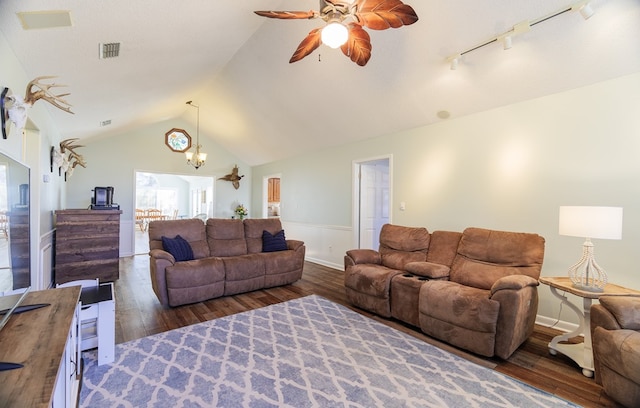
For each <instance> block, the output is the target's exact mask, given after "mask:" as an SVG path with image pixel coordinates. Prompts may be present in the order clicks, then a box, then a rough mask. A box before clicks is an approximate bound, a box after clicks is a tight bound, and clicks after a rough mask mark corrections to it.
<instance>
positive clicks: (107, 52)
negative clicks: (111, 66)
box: [100, 43, 120, 59]
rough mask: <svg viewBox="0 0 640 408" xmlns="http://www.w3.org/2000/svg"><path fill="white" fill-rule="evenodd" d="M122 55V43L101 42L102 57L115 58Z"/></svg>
mask: <svg viewBox="0 0 640 408" xmlns="http://www.w3.org/2000/svg"><path fill="white" fill-rule="evenodd" d="M119 55H120V43H104V44H100V59H105V58H115V57H117V56H119Z"/></svg>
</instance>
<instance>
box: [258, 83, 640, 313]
mask: <svg viewBox="0 0 640 408" xmlns="http://www.w3.org/2000/svg"><path fill="white" fill-rule="evenodd" d="M386 154H392V155H393V165H394V168H393V171H392V173H393V180H392V183H393V198H392V200H393V201H392V207H393V220H394V223H395V224H398V225H409V226H425V227H427V228H428V229H429V230H437V229H438V230H454V231H461V230H462V229H464V228H465V227H469V226H476V227H484V228H492V229H502V230H509V231H523V232H536V233H538V234H540V235H542V236H544V237H545V239H546V254H545V263H544V266H543V272H542V274H543V275H544V276H558V275H562V276H564V275H566V271H567V269H568V268H569V266H570V265H572V264H573V263H574V262H576V261H577V260H578V259H579V258H580V256H581V253H582V241H583V240H582V239H580V238H572V237H565V236H559V235H558V208H559V206H561V205H603V206H622V207H624V226H623V239H622V240H621V241H607V240H594V243H595V253H596V259H597V260H598V262H599V264H600V265H601V266H602V267H604V268H605V269H606V270H607V272H608V274H609V280H610V281H611V282H613V283H616V284H620V285H624V286H627V287H632V288H635V289H639V290H640V272H638V271H637V270H636V269H637V268H636V267H635V262H634V255H635V254H636V252H637V248H638V247H639V246H640V191H639V190H640V73H638V74H634V75H630V76H626V77H622V78H618V79H615V80H611V81H606V82H602V83H598V84H595V85H592V86H588V87H584V88H580V89H575V90H572V91H568V92H563V93H559V94H555V95H551V96H547V97H543V98H539V99H535V100H531V101H527V102H523V103H518V104H513V105H509V106H505V107H502V108H498V109H494V110H491V111H488V112H483V113H479V114H475V115H470V116H466V117H462V118H459V119H455V120H450V121H444V122H440V123H438V124H435V125H431V126H426V127H421V128H417V129H412V130H408V131H405V132H401V133H397V134H393V135H389V136H386V137H380V138H375V139H370V140H366V141H363V142H359V143H353V144H349V145H346V146H341V147H338V148H332V149H327V150H325V151H322V152H315V153H313V154H309V155H307V156H304V157H296V158H292V159H288V160H282V161H278V162H275V163H270V164H267V165H263V166H258V167H254V169H253V176H254V179H255V180H261V179H262V177H263V176H264V175H266V174H273V173H281V174H282V187H281V196H282V207H283V208H282V219H283V224H284V225H285V228H286V229H287V232H286V234H287V237H289V238H295V239H302V240H305V241H306V242H307V243H308V245H309V246H310V248H309V254H311V255H312V257H317V258H319V259H320V260H321V261H323V263H325V264H328V265H333V266H337V267H341V264H342V256H343V255H344V252H345V251H346V250H348V249H351V248H352V247H353V245H354V244H353V241H352V236H353V234H352V232H351V230H352V219H351V209H352V180H351V163H352V161H353V160H359V159H365V158H368V157H378V156H380V155H386ZM260 187H261V185H260V183H254V185H253V197H252V199H253V205H254V206H255V205H257V204H258V203H259V201H260V194H261V191H260ZM402 201H404V202H405V203H406V210H405V211H400V210H399V204H400V202H402ZM345 242H346V246H345ZM329 247H331V249H329ZM539 293H540V297H541V301H540V307H539V314H540V315H542V316H546V317H549V318H550V319H553V320H555V319H557V318H558V317H560V318H561V319H562V320H567V321H571V322H574V323H577V319H576V318H575V317H574V316H573V315H572V312H571V311H570V310H569V311H568V310H566V308H565V309H564V310H563V311H562V314H561V315H560V316H559V315H558V313H559V310H560V308H559V303H560V302H559V301H558V300H557V299H556V298H554V297H552V295H551V294H550V291H549V288H548V287H546V286H541V287H540V289H539ZM573 300H575V301H576V304H578V305H579V306H580V307H582V306H581V301H580V300H578V299H577V298H574V299H573Z"/></svg>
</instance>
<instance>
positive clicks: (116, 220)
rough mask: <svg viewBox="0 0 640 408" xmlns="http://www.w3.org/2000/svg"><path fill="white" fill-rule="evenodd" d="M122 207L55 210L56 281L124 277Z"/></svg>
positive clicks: (112, 279)
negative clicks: (113, 208) (120, 256)
mask: <svg viewBox="0 0 640 408" xmlns="http://www.w3.org/2000/svg"><path fill="white" fill-rule="evenodd" d="M120 214H122V211H120V210H58V211H56V212H55V224H56V235H55V261H54V265H55V266H54V271H55V272H54V276H55V283H56V284H60V283H65V282H70V281H74V280H81V279H96V278H99V279H100V282H108V281H114V280H116V279H118V277H119V276H120V269H119V266H118V265H119V252H120Z"/></svg>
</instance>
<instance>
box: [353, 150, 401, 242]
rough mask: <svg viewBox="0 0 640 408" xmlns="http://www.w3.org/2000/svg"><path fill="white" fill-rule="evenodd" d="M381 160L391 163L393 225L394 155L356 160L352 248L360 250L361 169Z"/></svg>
mask: <svg viewBox="0 0 640 408" xmlns="http://www.w3.org/2000/svg"><path fill="white" fill-rule="evenodd" d="M380 160H387V161H388V162H389V202H388V203H387V204H388V205H389V223H392V219H393V207H392V203H393V155H392V154H387V155H381V156H373V157H368V158H363V159H358V160H354V161H353V162H352V165H351V167H352V179H351V180H352V185H353V193H352V194H353V195H352V199H351V203H352V214H351V224H352V226H351V229H352V232H353V236H352V240H353V244H352V248H360V213H361V208H362V204H361V193H362V192H361V191H360V190H361V189H360V168H361V166H362V165H363V164H366V163H369V162H375V161H380Z"/></svg>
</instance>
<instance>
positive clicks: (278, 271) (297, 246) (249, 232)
mask: <svg viewBox="0 0 640 408" xmlns="http://www.w3.org/2000/svg"><path fill="white" fill-rule="evenodd" d="M265 231H266V232H265ZM178 235H179V236H180V237H181V238H182V239H183V240H184V241H186V242H188V246H186V250H187V251H189V249H190V251H191V252H189V255H192V258H193V259H191V260H181V261H176V257H175V256H174V255H172V254H171V253H170V252H168V251H166V250H165V244H164V243H163V237H164V239H165V240H168V241H170V242H174V241H176V240H177V239H178V238H177V236H178ZM265 240H268V242H269V243H270V245H269V247H270V248H267V246H266V245H263V244H264V243H265V242H266V241H265ZM174 243H175V242H174ZM167 245H168V244H167ZM274 245H275V246H274ZM178 246H179V247H180V248H181V249H184V248H185V246H184V244H182V246H180V243H179V244H178ZM266 251H269V252H266ZM176 255H177V256H178V257H179V259H182V258H180V257H181V256H182V255H183V254H182V252H181V251H179V252H178V253H177V254H176ZM304 255H305V246H304V243H303V242H302V241H296V240H286V239H285V238H284V232H283V230H282V224H281V223H280V219H278V218H265V219H245V220H240V219H221V218H210V219H208V220H207V221H206V223H203V222H202V220H200V219H185V220H167V221H152V222H150V223H149V258H150V259H149V267H150V273H151V285H152V287H153V291H154V292H155V294H156V296H157V297H158V300H160V303H162V304H163V305H165V306H179V305H184V304H188V303H196V302H201V301H204V300H208V299H213V298H216V297H220V296H229V295H234V294H237V293H243V292H250V291H254V290H258V289H263V288H270V287H275V286H281V285H287V284H290V283H293V282H295V281H297V280H298V279H300V278H301V277H302V268H303V266H304ZM189 258H191V257H186V258H185V259H189Z"/></svg>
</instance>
